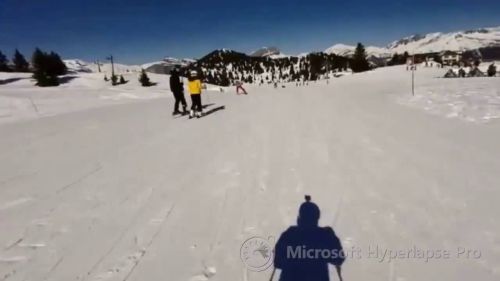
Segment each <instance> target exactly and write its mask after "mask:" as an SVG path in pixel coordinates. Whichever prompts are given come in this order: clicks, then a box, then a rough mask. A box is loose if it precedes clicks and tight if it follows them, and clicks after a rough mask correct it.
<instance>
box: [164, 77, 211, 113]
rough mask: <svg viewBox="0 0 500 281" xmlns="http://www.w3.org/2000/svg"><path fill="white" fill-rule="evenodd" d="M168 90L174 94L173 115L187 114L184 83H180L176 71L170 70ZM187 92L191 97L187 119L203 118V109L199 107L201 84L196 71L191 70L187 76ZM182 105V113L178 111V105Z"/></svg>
mask: <svg viewBox="0 0 500 281" xmlns="http://www.w3.org/2000/svg"><path fill="white" fill-rule="evenodd" d="M170 90H171V91H172V93H173V94H174V98H175V105H174V112H173V113H172V114H173V115H178V114H183V115H185V114H188V112H187V103H186V98H185V97H184V83H183V82H182V81H181V76H180V73H179V70H178V69H174V70H172V72H171V73H170ZM188 90H189V95H190V96H191V110H190V111H189V118H193V117H195V116H196V117H198V118H200V117H201V116H203V107H202V105H201V91H202V84H201V80H200V78H199V76H198V72H197V71H196V70H192V71H190V72H189V75H188ZM180 104H182V111H180V110H179V105H180Z"/></svg>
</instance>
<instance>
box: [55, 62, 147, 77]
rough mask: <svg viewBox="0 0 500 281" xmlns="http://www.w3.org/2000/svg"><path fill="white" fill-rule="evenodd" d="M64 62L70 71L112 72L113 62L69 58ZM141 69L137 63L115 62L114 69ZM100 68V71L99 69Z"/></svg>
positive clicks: (126, 71)
mask: <svg viewBox="0 0 500 281" xmlns="http://www.w3.org/2000/svg"><path fill="white" fill-rule="evenodd" d="M63 62H64V64H65V65H66V67H67V68H68V72H70V73H91V72H102V73H111V63H109V62H106V63H102V62H99V64H97V63H96V62H86V61H84V60H80V59H67V60H63ZM140 69H141V67H140V66H137V65H126V64H120V63H115V64H114V70H115V73H117V74H121V73H128V72H137V71H139V70H140ZM99 70H100V71H99Z"/></svg>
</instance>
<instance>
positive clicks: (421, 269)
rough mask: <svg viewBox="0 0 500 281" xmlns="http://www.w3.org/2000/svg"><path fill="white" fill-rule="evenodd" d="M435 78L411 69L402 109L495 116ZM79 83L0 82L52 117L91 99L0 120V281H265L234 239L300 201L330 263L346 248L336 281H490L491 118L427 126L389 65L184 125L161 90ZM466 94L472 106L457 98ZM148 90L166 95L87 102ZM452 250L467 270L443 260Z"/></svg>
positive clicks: (496, 254) (231, 101)
mask: <svg viewBox="0 0 500 281" xmlns="http://www.w3.org/2000/svg"><path fill="white" fill-rule="evenodd" d="M444 72H445V70H443V69H432V68H428V69H424V68H419V70H418V71H417V73H416V77H417V79H416V85H417V88H416V90H417V91H416V94H417V95H416V96H417V97H420V98H425V97H426V96H427V98H428V101H429V104H430V106H431V107H432V106H433V103H434V102H435V101H436V95H434V94H433V95H427V93H428V91H429V90H432V91H435V92H439V93H440V94H442V95H446V96H448V97H455V99H456V102H462V103H463V107H462V108H463V109H464V110H463V113H464V115H467V114H468V113H469V111H468V110H467V109H474V110H476V109H479V108H483V111H484V112H485V114H483V116H486V115H487V114H486V112H490V111H489V110H494V111H495V112H499V111H500V110H499V107H500V102H499V99H500V93H499V92H498V91H499V90H498V89H500V87H499V86H500V85H499V79H498V78H484V79H441V78H435V77H439V76H442V74H444ZM17 75H18V74H17ZM92 75H93V74H92ZM0 79H5V78H0ZM96 79H97V78H93V76H91V75H82V76H81V77H80V78H78V79H74V80H72V83H68V84H66V87H60V88H55V89H35V88H33V87H30V86H29V85H28V84H27V81H24V80H19V81H16V82H13V83H10V84H7V85H2V86H0V96H1V97H2V98H5V97H6V98H8V99H13V98H19V99H22V98H23V97H24V98H25V97H30V98H32V99H33V101H35V102H36V101H42V100H43V99H44V96H50V98H49V99H50V100H51V101H55V100H56V95H60V96H62V97H61V99H62V100H65V101H64V102H62V103H60V104H58V106H59V107H60V108H65V107H66V105H67V104H69V99H70V98H73V99H74V103H75V104H81V102H82V101H84V100H86V99H88V101H89V104H90V99H91V98H93V101H92V103H93V105H92V106H93V108H91V107H88V108H86V109H85V110H82V109H78V108H73V110H72V111H64V112H59V113H58V115H56V116H50V117H44V118H39V117H36V119H32V120H26V119H22V120H13V121H12V122H11V123H8V124H3V125H0V135H1V136H2V137H1V138H0V229H1V231H0V277H1V278H2V280H5V281H17V280H76V279H77V280H128V281H135V280H137V281H139V280H140V281H143V280H188V281H196V280H198V281H200V280H252V281H253V280H255V281H258V280H269V277H270V274H271V272H270V269H269V270H267V271H264V272H259V273H255V272H250V271H247V270H245V268H244V266H243V264H242V263H241V261H240V257H239V251H240V247H241V244H242V243H243V241H245V240H246V239H248V238H250V237H252V236H256V235H257V236H262V237H266V238H267V237H269V236H272V237H275V238H276V237H278V236H279V235H280V233H281V232H282V231H284V230H285V229H287V228H288V227H289V226H290V225H293V224H295V222H296V216H297V210H298V207H299V205H300V203H302V201H303V196H304V194H310V195H312V198H313V201H315V202H316V203H317V204H318V205H319V206H320V208H321V211H322V213H321V214H322V215H321V220H320V224H321V225H329V226H332V227H333V228H334V229H335V232H336V233H337V235H338V236H339V237H340V239H341V240H342V243H343V245H344V248H345V249H346V250H349V249H352V247H355V248H360V249H361V250H362V257H361V258H354V257H353V258H348V260H347V262H346V263H345V265H344V267H343V274H344V278H345V280H368V279H369V280H409V281H410V280H436V278H438V279H439V280H446V281H455V280H485V281H489V280H492V281H493V280H498V279H499V277H500V267H499V264H500V236H499V233H500V226H499V224H498V219H497V215H496V214H497V213H498V212H499V211H500V207H499V206H498V204H497V201H498V198H499V197H500V190H499V189H498V186H500V178H499V177H498V171H499V170H500V148H499V146H498V143H499V142H500V120H498V119H489V122H488V123H484V122H482V121H481V120H480V119H481V118H479V117H478V116H476V115H475V114H474V115H473V116H474V117H475V118H477V120H476V121H479V122H470V121H467V118H465V119H464V118H457V117H460V116H448V114H447V113H448V109H447V108H444V107H442V108H439V110H437V111H436V112H430V113H432V114H428V112H427V111H426V110H427V108H426V107H422V106H421V105H420V103H419V102H418V101H412V100H411V99H412V98H411V91H410V85H411V80H410V73H409V72H406V71H405V70H404V68H401V67H388V68H381V69H377V70H375V71H371V72H367V73H361V74H354V75H350V76H345V77H342V78H338V79H331V80H330V83H329V84H326V81H321V82H317V83H310V84H309V86H308V87H295V85H293V84H287V85H286V88H278V89H274V88H273V87H267V86H266V87H264V86H262V87H258V86H248V87H247V90H248V91H249V95H248V96H238V95H235V93H234V91H233V90H231V91H228V92H225V93H220V92H209V93H206V94H204V95H203V102H204V104H206V105H207V106H208V107H207V108H206V109H205V111H206V112H210V113H211V114H209V115H207V116H205V117H204V118H202V119H199V120H187V118H185V117H181V118H176V119H173V118H172V116H171V115H170V112H171V109H172V106H173V100H172V99H171V98H170V96H171V95H170V93H168V92H167V88H165V86H161V87H160V88H154V87H152V88H146V89H144V88H140V87H138V86H137V85H136V84H132V81H131V82H130V83H131V84H130V85H128V84H127V85H124V86H125V87H122V88H119V87H117V88H111V87H108V86H104V85H98V84H97V81H100V80H101V79H100V77H99V80H96ZM157 79H158V78H156V77H154V78H153V77H152V80H153V81H155V80H156V81H159V79H158V80H157ZM161 81H163V80H161ZM161 81H159V82H161ZM471 89H474V91H475V92H476V93H475V95H476V97H481V96H485V100H488V105H487V106H486V105H485V104H483V103H482V102H480V103H479V104H476V100H475V99H472V98H470V96H467V97H464V95H462V94H461V93H463V92H468V91H470V90H471ZM160 90H161V91H160ZM155 92H158V93H159V94H161V95H162V96H166V97H168V98H155V99H150V100H141V101H137V100H135V99H130V102H127V103H125V104H121V103H120V104H116V103H108V102H109V100H105V99H104V100H103V99H101V98H100V97H102V96H115V97H116V96H120V93H127V95H135V96H144V95H152V94H153V93H155ZM486 97H487V98H486ZM401 101H407V102H408V103H402V102H401ZM437 102H442V104H445V103H447V102H449V101H437ZM223 105H224V106H225V109H222V108H221V107H220V106H223ZM408 105H410V106H408ZM43 106H44V104H43V103H42V105H41V106H40V108H43ZM476 107H477V108H476ZM20 110H22V108H20ZM13 114H15V112H14V113H13ZM447 116H448V117H447ZM488 116H489V115H488ZM471 121H472V120H471ZM376 246H379V247H380V248H382V249H391V250H399V249H401V250H404V249H408V248H411V247H414V246H415V247H418V248H421V249H424V250H430V249H436V250H437V249H443V250H449V251H450V252H451V253H452V256H451V257H450V258H449V259H431V260H429V261H428V262H426V261H425V260H423V259H413V260H408V259H397V260H393V261H392V262H390V263H389V262H387V261H384V262H380V261H379V259H376V258H373V257H372V258H369V257H368V253H367V251H368V247H376ZM459 247H465V248H467V249H473V250H480V251H481V254H482V255H481V258H477V259H476V258H472V257H469V258H466V257H464V256H460V257H458V256H457V251H458V248H459ZM332 274H334V273H333V272H332ZM278 276H279V271H278V272H277V276H275V278H276V279H275V280H278ZM332 276H333V275H332ZM436 276H438V277H436ZM334 278H335V277H332V280H337V279H334Z"/></svg>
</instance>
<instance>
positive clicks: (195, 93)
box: [188, 70, 203, 118]
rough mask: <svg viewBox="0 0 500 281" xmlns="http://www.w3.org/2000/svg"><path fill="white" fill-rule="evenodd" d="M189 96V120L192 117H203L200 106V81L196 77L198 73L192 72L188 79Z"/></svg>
mask: <svg viewBox="0 0 500 281" xmlns="http://www.w3.org/2000/svg"><path fill="white" fill-rule="evenodd" d="M188 81H189V82H188V88H189V94H190V95H191V111H189V118H193V117H194V116H196V117H198V118H200V117H201V116H202V115H203V108H202V105H201V88H202V86H201V81H200V78H199V77H198V72H197V71H196V70H192V71H191V72H190V73H189V78H188Z"/></svg>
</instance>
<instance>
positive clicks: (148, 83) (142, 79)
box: [139, 69, 151, 87]
mask: <svg viewBox="0 0 500 281" xmlns="http://www.w3.org/2000/svg"><path fill="white" fill-rule="evenodd" d="M139 82H141V85H142V86H143V87H149V86H151V81H150V80H149V77H148V74H147V73H146V71H145V70H144V69H142V70H141V75H140V76H139Z"/></svg>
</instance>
